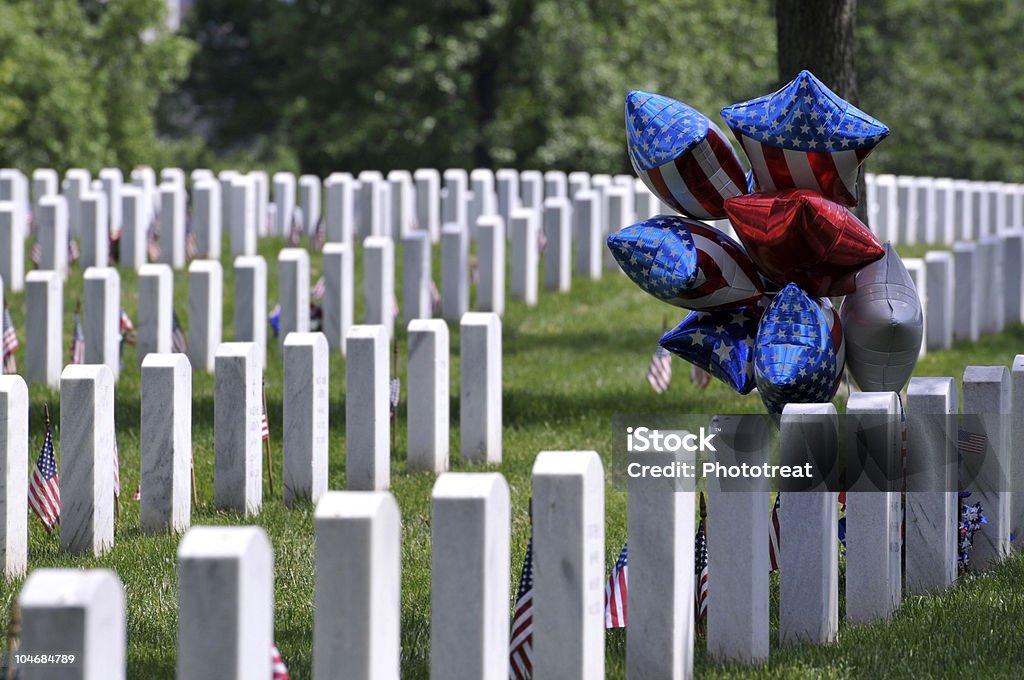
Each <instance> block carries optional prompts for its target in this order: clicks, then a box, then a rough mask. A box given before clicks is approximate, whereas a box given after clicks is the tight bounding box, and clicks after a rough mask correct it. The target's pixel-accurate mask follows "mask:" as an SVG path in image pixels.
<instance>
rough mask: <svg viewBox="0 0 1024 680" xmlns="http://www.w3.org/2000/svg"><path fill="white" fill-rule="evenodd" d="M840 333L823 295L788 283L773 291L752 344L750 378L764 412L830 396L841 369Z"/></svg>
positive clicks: (833, 392) (837, 381)
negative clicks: (815, 295) (819, 297)
mask: <svg viewBox="0 0 1024 680" xmlns="http://www.w3.org/2000/svg"><path fill="white" fill-rule="evenodd" d="M842 336H843V332H842V326H841V325H840V323H839V316H838V314H836V312H835V310H834V309H833V308H832V305H831V303H829V302H828V300H827V299H823V300H820V301H819V300H815V299H813V298H811V297H810V296H808V295H807V294H806V293H804V292H803V291H802V290H800V288H799V287H797V286H796V285H795V284H792V283H791V284H788V285H787V286H786V287H785V288H783V289H782V292H780V293H779V294H778V295H776V296H775V299H774V300H772V302H771V304H770V305H769V306H768V309H767V310H766V311H765V313H764V316H762V317H761V324H760V325H759V326H758V329H757V339H756V341H755V348H754V379H755V381H756V383H757V391H758V394H760V395H761V400H762V401H763V402H764V405H765V406H766V407H767V409H768V412H769V413H771V414H772V415H778V414H780V413H782V409H783V408H785V406H786V404H791V403H797V404H816V403H822V402H827V401H831V400H832V397H833V396H835V393H836V388H838V387H839V379H840V377H841V376H842V373H843V366H844V354H845V347H844V346H843V341H842Z"/></svg>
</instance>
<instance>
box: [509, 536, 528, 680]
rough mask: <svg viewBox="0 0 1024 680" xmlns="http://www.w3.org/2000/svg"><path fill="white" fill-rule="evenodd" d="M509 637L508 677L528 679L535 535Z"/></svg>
mask: <svg viewBox="0 0 1024 680" xmlns="http://www.w3.org/2000/svg"><path fill="white" fill-rule="evenodd" d="M509 638H510V642H509V652H508V677H509V679H510V680H526V679H527V678H529V677H531V676H532V675H533V536H531V537H530V543H529V545H527V546H526V558H525V559H524V560H523V573H522V575H521V576H520V577H519V591H518V592H517V593H516V604H515V609H514V610H513V614H512V632H511V633H510V635H509Z"/></svg>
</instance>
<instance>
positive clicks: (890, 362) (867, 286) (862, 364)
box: [840, 243, 924, 392]
mask: <svg viewBox="0 0 1024 680" xmlns="http://www.w3.org/2000/svg"><path fill="white" fill-rule="evenodd" d="M840 319H841V320H842V324H843V331H844V333H845V334H846V365H847V367H848V368H849V369H850V375H851V376H852V377H853V379H854V380H855V381H856V382H857V385H858V386H859V387H860V388H861V389H862V390H865V391H868V392H899V391H900V390H902V389H903V386H904V385H906V384H907V381H908V380H910V374H911V373H912V372H913V370H914V365H915V364H916V363H917V357H918V355H919V354H920V351H921V337H922V335H923V327H924V312H923V310H922V309H921V298H920V296H919V295H918V294H917V289H916V288H915V287H914V281H913V279H911V278H910V273H909V272H907V268H906V267H905V266H903V260H901V259H900V256H899V255H898V254H897V253H896V251H895V250H893V247H892V244H891V243H886V244H885V255H883V256H882V259H880V260H876V261H875V262H872V263H871V264H869V265H867V266H866V267H864V268H863V269H861V270H860V271H859V272H857V277H856V290H855V291H854V292H853V293H851V294H849V295H847V296H846V299H845V300H844V301H843V307H842V310H841V311H840Z"/></svg>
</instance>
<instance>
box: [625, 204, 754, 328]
mask: <svg viewBox="0 0 1024 680" xmlns="http://www.w3.org/2000/svg"><path fill="white" fill-rule="evenodd" d="M608 248H609V249H610V250H611V252H612V255H613V256H614V257H615V260H616V261H617V262H618V263H619V267H621V268H622V271H624V272H625V273H626V275H628V276H629V278H630V279H632V280H633V282H634V283H635V284H637V285H638V286H640V288H641V289H643V290H644V291H645V292H647V293H649V294H650V295H653V296H654V297H656V298H658V299H659V300H661V301H663V302H667V303H669V304H671V305H675V306H676V307H684V308H686V309H693V310H698V311H700V310H707V311H709V310H716V309H734V308H737V307H743V306H746V305H749V304H751V303H753V302H756V301H757V300H758V299H760V297H761V295H762V294H763V293H764V286H763V285H762V282H761V276H760V274H759V273H758V271H757V269H756V267H755V266H754V263H753V262H752V261H751V260H750V258H749V257H747V254H746V253H745V252H744V250H743V247H742V246H740V244H738V243H736V242H735V241H734V240H732V239H731V238H729V236H727V235H726V234H725V233H723V232H721V231H719V230H718V229H715V228H714V227H712V226H709V225H707V224H704V223H703V222H698V221H697V220H691V219H687V218H685V217H678V216H675V215H658V216H656V217H652V218H650V219H648V220H645V221H644V222H640V223H639V224H634V225H632V226H629V227H626V228H625V229H620V230H619V231H617V232H615V233H614V234H612V235H610V236H609V237H608Z"/></svg>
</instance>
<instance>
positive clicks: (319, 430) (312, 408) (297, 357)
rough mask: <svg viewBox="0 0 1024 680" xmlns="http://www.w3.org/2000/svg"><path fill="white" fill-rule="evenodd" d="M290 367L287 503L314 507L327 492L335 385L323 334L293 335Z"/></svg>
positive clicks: (288, 344) (285, 354)
mask: <svg viewBox="0 0 1024 680" xmlns="http://www.w3.org/2000/svg"><path fill="white" fill-rule="evenodd" d="M281 354H282V358H283V363H284V409H283V410H284V426H283V427H282V432H283V433H284V448H283V450H282V457H283V459H284V470H283V473H282V475H281V477H282V479H283V480H284V504H285V505H286V506H287V507H292V506H294V505H295V504H296V503H298V502H299V501H312V502H313V503H314V504H316V502H317V501H318V500H320V497H321V496H323V495H324V494H325V493H326V492H327V456H328V434H329V433H328V417H329V412H330V403H329V396H330V394H329V393H330V381H329V378H328V376H329V370H330V367H329V366H328V363H327V360H328V348H327V340H326V339H325V338H324V336H323V333H295V332H293V333H289V334H288V336H287V337H285V339H284V346H283V347H282V352H281Z"/></svg>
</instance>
